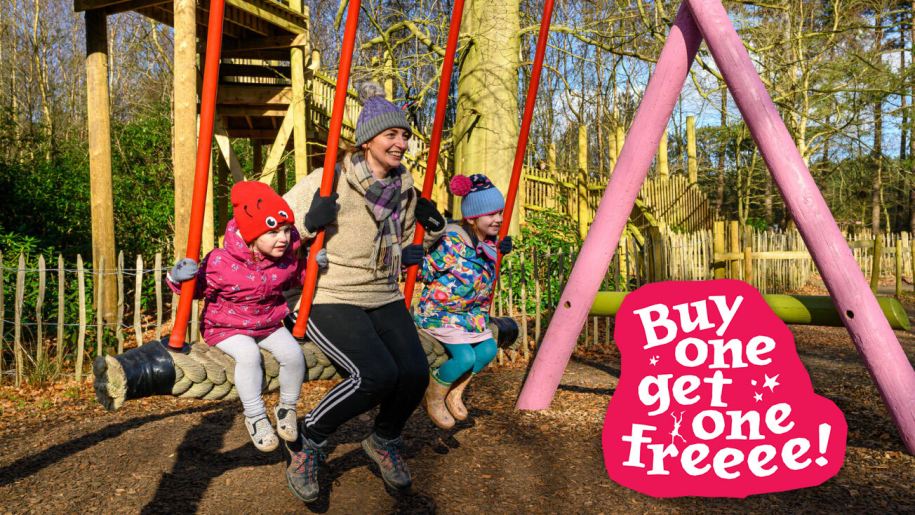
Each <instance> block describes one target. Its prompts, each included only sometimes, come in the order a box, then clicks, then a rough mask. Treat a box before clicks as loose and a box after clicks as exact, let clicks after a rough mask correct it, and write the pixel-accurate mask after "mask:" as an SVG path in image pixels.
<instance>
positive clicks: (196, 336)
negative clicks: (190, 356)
mask: <svg viewBox="0 0 915 515" xmlns="http://www.w3.org/2000/svg"><path fill="white" fill-rule="evenodd" d="M189 332H190V333H191V334H190V338H188V340H189V341H190V342H191V343H192V344H193V343H197V342H199V341H200V304H199V303H198V302H197V301H196V300H195V301H194V302H193V303H192V304H191V326H190V327H189Z"/></svg>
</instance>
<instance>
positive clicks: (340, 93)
mask: <svg viewBox="0 0 915 515" xmlns="http://www.w3.org/2000/svg"><path fill="white" fill-rule="evenodd" d="M361 3H362V2H361V0H350V2H349V8H348V9H347V11H346V27H345V28H344V29H343V47H342V48H341V49H340V66H339V67H338V69H337V88H336V90H335V91H334V108H333V110H332V111H331V116H330V127H329V128H328V130H327V153H326V154H324V175H322V176H321V190H320V191H321V196H322V197H328V196H330V194H331V193H332V191H331V190H333V187H334V167H335V165H336V164H337V150H338V148H339V145H340V130H341V129H342V127H343V111H344V108H345V107H346V91H347V87H348V84H349V72H350V66H351V65H352V62H353V47H354V46H355V44H356V30H357V29H358V28H359V6H360V4H361ZM323 247H324V230H323V229H322V230H319V231H318V234H317V235H316V236H315V238H314V240H312V242H311V246H310V247H309V251H308V264H307V266H306V267H305V285H304V287H303V288H302V298H301V300H300V301H299V316H298V318H297V319H296V321H295V327H293V329H292V334H293V336H295V337H296V338H303V337H304V336H305V327H306V324H307V323H308V316H309V315H310V314H311V301H312V300H314V296H315V287H316V286H317V283H318V263H317V262H316V261H315V257H316V256H317V255H318V252H320V251H321V249H322V248H323Z"/></svg>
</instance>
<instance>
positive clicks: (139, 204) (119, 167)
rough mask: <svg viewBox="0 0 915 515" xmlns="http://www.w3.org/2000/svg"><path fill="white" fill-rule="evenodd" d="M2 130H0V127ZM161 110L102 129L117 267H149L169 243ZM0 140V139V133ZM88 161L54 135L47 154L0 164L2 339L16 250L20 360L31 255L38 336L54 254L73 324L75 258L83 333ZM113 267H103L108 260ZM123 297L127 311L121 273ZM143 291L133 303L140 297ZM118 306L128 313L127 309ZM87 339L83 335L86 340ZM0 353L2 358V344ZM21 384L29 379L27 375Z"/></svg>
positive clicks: (30, 312)
mask: <svg viewBox="0 0 915 515" xmlns="http://www.w3.org/2000/svg"><path fill="white" fill-rule="evenodd" d="M0 133H2V131H0ZM170 138H171V136H170V121H169V117H168V106H167V105H163V106H160V107H159V108H158V109H156V110H154V111H152V112H149V113H147V114H146V115H145V116H142V117H139V118H137V119H134V120H132V121H129V122H126V123H116V124H115V125H114V126H113V127H112V189H113V197H114V225H115V248H117V249H118V250H121V251H123V252H124V254H125V261H126V262H125V268H127V269H132V268H134V267H135V258H136V255H137V254H142V255H143V256H144V267H146V268H147V269H148V268H151V267H152V258H153V256H154V254H155V253H156V252H160V251H164V250H166V249H167V248H168V247H169V243H170V241H171V239H172V236H173V228H172V225H173V223H172V219H173V216H174V215H173V211H174V209H173V205H174V182H173V178H172V170H171V166H172V165H171V142H170ZM0 139H2V138H0ZM89 194H90V184H89V161H88V150H87V148H86V145H85V143H84V142H80V141H75V140H74V141H63V142H60V143H59V144H58V145H57V146H56V147H55V152H53V154H52V155H51V156H50V157H49V158H45V156H44V155H37V154H36V155H35V157H34V159H33V161H31V162H27V163H26V162H3V161H0V251H2V252H3V260H2V266H3V270H2V273H3V294H4V298H5V301H6V302H5V306H4V310H3V311H4V312H3V313H2V314H0V316H2V317H3V319H4V320H6V321H7V323H6V324H4V330H3V333H4V334H3V335H2V337H3V339H4V341H11V340H12V336H13V330H14V328H13V324H12V320H13V319H14V309H15V307H14V299H15V291H16V276H17V270H16V269H17V267H18V259H19V254H20V253H21V254H23V255H24V256H25V258H26V269H27V271H26V273H25V278H24V279H25V288H24V292H25V295H24V297H23V306H22V320H23V323H24V324H23V326H22V338H23V341H24V344H25V346H26V351H27V354H28V355H29V356H35V346H36V345H37V342H36V341H35V340H36V337H37V331H36V327H35V325H34V323H35V321H36V317H35V308H36V305H37V297H38V283H39V274H38V272H37V271H35V269H37V267H38V256H39V255H43V256H44V257H45V261H46V264H45V266H46V267H47V268H48V269H49V270H48V272H47V276H46V293H45V299H44V304H43V314H44V315H43V318H44V323H45V324H47V325H46V326H45V327H44V334H45V336H46V337H49V338H53V337H54V336H55V333H56V327H55V325H56V323H57V311H58V302H57V288H58V284H57V281H58V279H57V256H58V253H60V254H62V255H63V256H64V260H65V267H66V269H67V270H68V271H67V272H66V277H65V294H64V299H65V300H64V322H65V323H66V324H77V323H78V320H79V290H78V283H77V275H76V273H75V272H74V271H73V270H74V269H75V268H76V255H77V254H81V255H82V256H83V259H84V260H85V265H84V266H85V272H86V274H85V283H86V284H85V287H86V299H85V301H86V315H87V323H88V326H89V329H90V331H91V329H92V326H93V324H94V322H95V312H94V309H93V306H92V304H93V302H92V297H93V292H94V289H93V287H94V284H93V276H92V225H91V216H90V204H89ZM112 265H113V263H112ZM124 282H125V297H126V300H127V301H128V304H129V305H130V306H131V307H132V302H130V300H132V298H133V282H134V277H133V275H126V276H125V277H124ZM153 282H154V279H153V276H152V274H147V275H146V276H145V277H144V291H146V292H150V291H152V289H153V288H154V284H153ZM148 297H149V296H148V295H147V296H145V297H144V298H143V302H142V307H143V308H146V307H147V304H148V303H149V299H148ZM128 311H130V309H129V308H128ZM111 333H112V331H111V330H110V329H109V330H108V331H106V335H105V344H106V346H109V345H112V344H113V342H114V340H113V334H111ZM65 334H67V337H66V340H67V341H66V342H64V349H65V352H66V354H70V353H71V352H72V351H73V349H74V348H75V343H76V337H77V335H76V331H75V328H74V327H73V326H70V327H67V329H66V331H65ZM89 342H94V336H91V335H90V336H87V345H89ZM6 350H7V354H6V355H5V356H4V358H5V359H6V362H9V361H10V358H11V354H9V349H6ZM27 365H28V367H27V368H28V371H27V372H28V374H29V375H30V376H32V377H33V378H34V380H35V381H38V382H41V381H45V380H47V379H48V378H50V377H51V376H52V375H53V373H54V371H53V370H52V368H50V365H48V364H47V363H33V362H29V363H27ZM30 381H31V379H30Z"/></svg>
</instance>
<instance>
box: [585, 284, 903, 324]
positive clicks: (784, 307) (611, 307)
mask: <svg viewBox="0 0 915 515" xmlns="http://www.w3.org/2000/svg"><path fill="white" fill-rule="evenodd" d="M624 298H626V292H615V291H602V292H598V294H597V297H596V298H595V299H594V304H593V305H592V306H591V312H590V314H591V315H592V316H616V313H617V311H619V309H620V305H621V304H622V303H623V299H624ZM763 298H764V299H765V300H766V303H767V304H768V305H769V307H770V308H772V311H774V312H775V315H776V316H777V317H778V318H780V319H781V320H782V321H783V322H785V323H786V324H799V325H821V326H829V327H839V326H841V325H842V320H841V319H840V318H839V313H838V312H837V311H836V308H835V305H834V304H833V303H832V299H831V298H830V297H827V296H818V295H763ZM877 302H878V303H879V304H880V309H882V310H883V314H884V315H885V316H886V319H887V320H888V321H889V322H890V327H892V328H893V329H901V330H905V331H909V330H911V329H912V326H911V324H910V323H909V317H908V315H907V314H906V312H905V309H904V308H903V307H902V304H900V303H899V301H898V300H896V299H894V298H892V297H878V298H877Z"/></svg>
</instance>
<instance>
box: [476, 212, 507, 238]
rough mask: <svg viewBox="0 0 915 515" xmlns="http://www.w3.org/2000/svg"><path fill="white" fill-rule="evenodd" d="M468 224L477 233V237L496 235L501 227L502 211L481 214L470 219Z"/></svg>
mask: <svg viewBox="0 0 915 515" xmlns="http://www.w3.org/2000/svg"><path fill="white" fill-rule="evenodd" d="M470 224H471V226H472V227H473V230H474V232H475V233H477V237H478V238H493V237H495V236H498V234H499V229H501V228H502V211H498V212H496V213H493V214H491V215H483V216H478V217H476V218H474V219H473V220H470Z"/></svg>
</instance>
